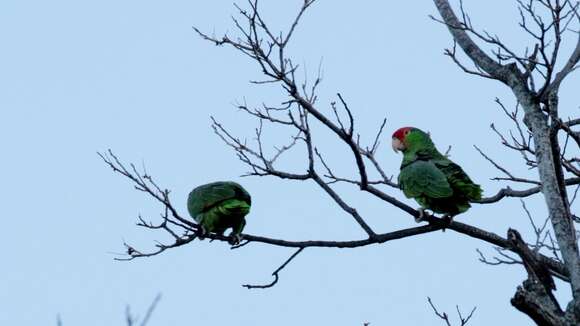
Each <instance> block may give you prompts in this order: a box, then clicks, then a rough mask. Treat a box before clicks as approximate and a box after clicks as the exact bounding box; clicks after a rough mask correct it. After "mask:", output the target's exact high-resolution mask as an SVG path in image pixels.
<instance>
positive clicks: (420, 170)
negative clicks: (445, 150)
mask: <svg viewBox="0 0 580 326" xmlns="http://www.w3.org/2000/svg"><path fill="white" fill-rule="evenodd" d="M399 185H400V186H401V189H402V190H403V193H404V194H405V196H407V198H417V197H422V196H427V197H431V198H445V197H450V196H451V195H452V194H453V189H452V188H451V186H450V185H449V182H448V181H447V178H446V176H445V174H443V172H441V170H439V169H438V168H437V166H435V164H433V162H431V161H423V160H417V161H415V162H412V163H411V164H409V165H407V166H405V167H404V168H403V169H401V173H400V174H399Z"/></svg>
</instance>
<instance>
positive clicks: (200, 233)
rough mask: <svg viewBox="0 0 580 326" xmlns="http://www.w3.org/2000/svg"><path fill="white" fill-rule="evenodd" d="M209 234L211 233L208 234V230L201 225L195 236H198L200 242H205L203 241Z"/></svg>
mask: <svg viewBox="0 0 580 326" xmlns="http://www.w3.org/2000/svg"><path fill="white" fill-rule="evenodd" d="M208 233H209V232H207V230H206V229H205V228H204V227H203V226H201V225H199V229H197V232H196V233H195V235H196V236H197V238H198V239H199V240H203V239H205V237H206V236H207V234H208Z"/></svg>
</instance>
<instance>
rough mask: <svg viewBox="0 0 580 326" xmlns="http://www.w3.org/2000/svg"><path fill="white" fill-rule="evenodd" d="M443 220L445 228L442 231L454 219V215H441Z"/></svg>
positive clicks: (443, 229)
mask: <svg viewBox="0 0 580 326" xmlns="http://www.w3.org/2000/svg"><path fill="white" fill-rule="evenodd" d="M441 221H442V222H443V225H444V226H443V228H442V229H441V231H443V232H445V229H446V228H447V227H448V226H449V225H450V224H451V222H452V221H453V215H451V214H445V215H443V217H441Z"/></svg>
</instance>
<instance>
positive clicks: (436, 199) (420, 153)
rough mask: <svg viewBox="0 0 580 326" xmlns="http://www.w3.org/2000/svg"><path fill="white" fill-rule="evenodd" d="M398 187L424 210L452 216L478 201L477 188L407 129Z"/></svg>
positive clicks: (424, 138)
mask: <svg viewBox="0 0 580 326" xmlns="http://www.w3.org/2000/svg"><path fill="white" fill-rule="evenodd" d="M403 143H404V145H405V149H404V150H403V163H402V164H401V173H400V174H399V186H400V187H401V189H402V190H403V193H404V194H405V196H407V197H408V198H414V199H415V200H416V201H417V203H419V205H421V207H422V208H424V209H430V210H432V211H433V212H435V213H442V214H448V215H449V216H454V215H457V214H460V213H463V212H465V211H467V210H468V209H469V207H471V205H470V204H469V202H471V201H477V200H480V199H481V192H482V191H481V187H480V186H479V185H477V184H475V183H473V181H471V179H470V178H469V176H467V174H466V173H465V172H463V170H462V169H461V167H460V166H459V165H457V164H455V163H453V162H452V161H451V160H450V159H448V158H447V157H446V156H444V155H443V154H441V153H439V151H438V150H437V149H436V148H435V145H434V144H433V142H432V141H431V138H430V137H429V135H428V134H427V133H425V132H423V131H421V130H419V129H417V128H411V129H410V130H409V132H408V133H407V134H406V135H405V138H404V141H403Z"/></svg>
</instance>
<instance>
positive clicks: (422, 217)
mask: <svg viewBox="0 0 580 326" xmlns="http://www.w3.org/2000/svg"><path fill="white" fill-rule="evenodd" d="M426 217H429V213H427V212H426V211H425V209H424V208H419V217H415V222H417V223H421V222H423V221H424V220H425V218H426Z"/></svg>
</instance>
